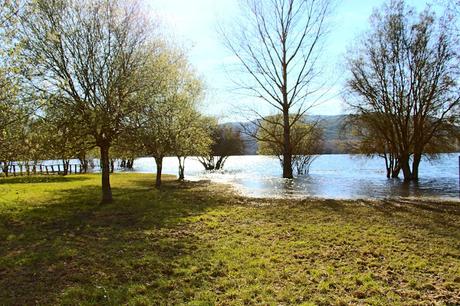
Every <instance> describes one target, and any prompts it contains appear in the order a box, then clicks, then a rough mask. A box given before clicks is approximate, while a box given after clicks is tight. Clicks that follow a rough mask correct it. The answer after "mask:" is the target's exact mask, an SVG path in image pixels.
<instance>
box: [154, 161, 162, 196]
mask: <svg viewBox="0 0 460 306" xmlns="http://www.w3.org/2000/svg"><path fill="white" fill-rule="evenodd" d="M155 163H156V164H157V175H156V180H155V186H156V187H157V188H159V187H160V186H161V171H162V169H163V157H162V156H161V157H155Z"/></svg>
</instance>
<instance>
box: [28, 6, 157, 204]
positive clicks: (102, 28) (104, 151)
mask: <svg viewBox="0 0 460 306" xmlns="http://www.w3.org/2000/svg"><path fill="white" fill-rule="evenodd" d="M149 26H150V25H149V23H148V21H147V19H146V18H145V16H143V15H142V14H141V10H140V7H139V5H138V4H136V3H135V2H123V1H118V0H114V1H104V0H96V1H90V0H87V1H86V0H85V1H70V0H52V1H44V0H43V1H41V0H39V1H33V2H30V3H29V5H28V6H27V7H26V8H25V10H24V14H23V18H22V33H21V34H22V35H21V36H22V37H21V38H22V39H23V41H24V51H23V56H24V57H25V58H27V59H29V61H30V66H29V67H30V70H29V71H28V76H29V78H30V81H31V82H30V85H31V86H33V87H35V89H38V90H40V91H42V92H43V93H46V94H47V95H49V96H52V97H53V99H52V100H53V101H57V102H56V103H55V107H59V106H60V105H66V108H67V109H71V110H72V111H71V114H70V115H71V116H72V117H73V118H74V120H77V121H78V122H80V125H79V128H80V129H81V130H82V132H83V133H84V134H87V135H90V136H92V138H93V140H94V143H95V145H96V146H98V147H99V149H100V154H101V168H102V169H101V170H102V202H110V201H112V192H111V187H110V177H109V149H110V147H111V145H112V143H113V141H114V140H115V139H116V138H117V136H118V135H119V134H120V133H121V132H122V131H123V129H124V127H125V125H126V123H127V121H128V120H127V118H128V117H129V115H130V114H131V113H132V112H133V111H134V110H135V109H136V99H135V94H136V93H137V92H138V91H139V86H140V84H142V83H141V82H138V81H137V80H138V72H139V70H140V68H141V67H142V65H143V63H144V58H145V56H144V54H143V52H142V51H143V50H144V48H143V46H144V44H145V42H146V40H147V33H148V29H149Z"/></svg>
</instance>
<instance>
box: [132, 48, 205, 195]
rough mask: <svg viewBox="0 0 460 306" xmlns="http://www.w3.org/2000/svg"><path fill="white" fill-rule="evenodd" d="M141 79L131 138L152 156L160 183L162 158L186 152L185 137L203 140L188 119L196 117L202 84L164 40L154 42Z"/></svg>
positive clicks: (158, 184)
mask: <svg viewBox="0 0 460 306" xmlns="http://www.w3.org/2000/svg"><path fill="white" fill-rule="evenodd" d="M143 82H144V85H145V87H144V90H143V91H142V92H141V93H140V95H139V100H140V101H141V104H142V105H141V107H140V111H139V115H138V118H137V119H138V127H137V128H136V129H135V131H134V135H135V136H134V139H136V141H139V142H140V143H141V144H142V146H143V151H144V152H145V153H146V154H148V155H149V156H153V158H154V159H155V164H156V170H157V171H156V182H155V184H156V186H157V187H160V186H161V174H162V169H163V159H164V158H165V157H166V156H174V155H177V154H179V155H182V154H184V153H186V152H187V151H186V150H185V149H183V145H186V143H185V142H186V141H187V143H188V144H189V145H190V142H197V143H198V142H200V141H202V139H200V138H199V137H201V136H202V134H200V133H193V129H194V127H196V123H192V122H191V121H195V120H198V118H199V116H198V114H197V112H196V103H197V102H198V100H199V99H200V97H201V96H202V90H203V85H202V82H201V80H200V79H199V78H198V77H197V75H196V73H195V71H194V70H193V69H192V67H191V66H190V64H189V63H188V60H187V58H186V56H185V55H184V54H183V52H181V51H180V50H178V49H177V48H174V47H171V46H169V45H168V44H166V43H164V44H160V45H157V46H155V47H154V50H153V51H152V53H151V54H150V56H149V57H148V61H147V64H146V65H145V67H144V73H143ZM185 137H190V139H189V140H186V139H185ZM182 142H184V143H182Z"/></svg>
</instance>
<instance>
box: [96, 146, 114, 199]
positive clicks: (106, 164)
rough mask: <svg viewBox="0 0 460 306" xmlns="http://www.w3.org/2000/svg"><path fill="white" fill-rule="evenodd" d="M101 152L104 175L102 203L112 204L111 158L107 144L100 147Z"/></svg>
mask: <svg viewBox="0 0 460 306" xmlns="http://www.w3.org/2000/svg"><path fill="white" fill-rule="evenodd" d="M99 148H100V150H101V173H102V201H101V203H110V202H112V200H113V198H112V189H111V188H110V158H109V149H110V146H109V145H107V144H102V145H100V147H99Z"/></svg>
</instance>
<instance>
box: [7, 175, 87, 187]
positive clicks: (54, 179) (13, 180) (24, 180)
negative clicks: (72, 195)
mask: <svg viewBox="0 0 460 306" xmlns="http://www.w3.org/2000/svg"><path fill="white" fill-rule="evenodd" d="M86 180H89V178H88V177H85V176H79V175H70V176H63V175H35V176H9V177H0V185H2V184H35V183H64V182H76V181H86Z"/></svg>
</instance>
